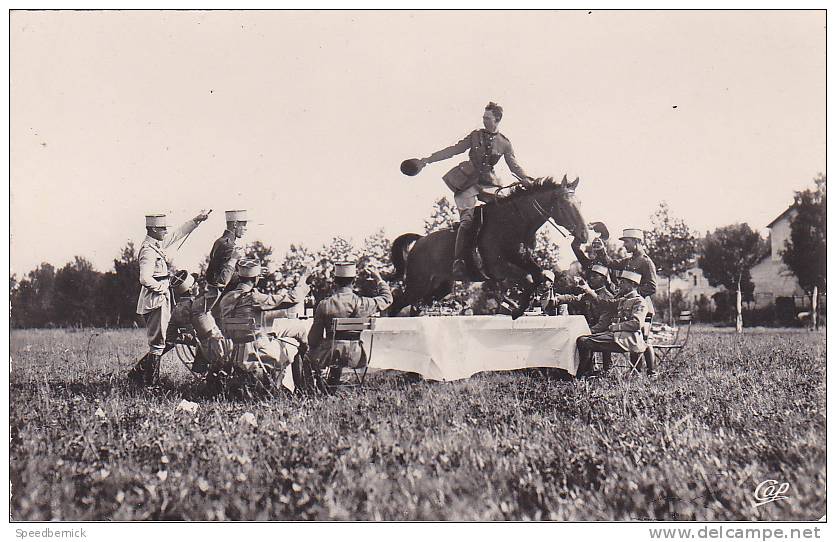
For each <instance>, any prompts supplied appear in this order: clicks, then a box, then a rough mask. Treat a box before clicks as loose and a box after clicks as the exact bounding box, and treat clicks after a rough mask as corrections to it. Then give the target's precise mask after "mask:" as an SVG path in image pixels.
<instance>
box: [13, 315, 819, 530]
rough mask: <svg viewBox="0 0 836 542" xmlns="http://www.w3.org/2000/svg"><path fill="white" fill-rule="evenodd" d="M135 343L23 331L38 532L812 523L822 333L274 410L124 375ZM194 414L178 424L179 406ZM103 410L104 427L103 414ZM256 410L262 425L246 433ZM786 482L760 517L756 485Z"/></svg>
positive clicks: (19, 455) (19, 510)
mask: <svg viewBox="0 0 836 542" xmlns="http://www.w3.org/2000/svg"><path fill="white" fill-rule="evenodd" d="M143 340H144V337H143V334H142V332H141V331H107V332H101V333H100V334H98V335H91V332H90V331H83V332H75V333H72V332H67V331H55V330H39V331H19V332H18V331H15V332H13V333H12V337H11V349H12V374H11V410H10V426H11V427H10V430H11V438H12V440H11V444H10V467H11V480H12V498H11V514H12V518H13V519H21V520H22V519H25V520H48V519H63V520H107V519H117V520H139V519H152V520H163V519H183V520H206V519H208V520H219V519H232V520H239V519H248V520H256V519H343V520H345V519H364V520H365V519H373V520H444V519H451V520H502V519H554V520H599V519H618V520H628V519H645V518H647V519H698V520H740V519H770V520H775V519H785V520H788V519H793V520H809V519H817V518H819V517H820V516H822V515H824V513H825V380H824V370H825V352H824V335H823V334H821V333H783V332H775V331H763V330H761V331H760V332H758V333H747V334H745V335H744V336H743V337H738V336H737V335H735V334H729V333H715V332H700V333H696V334H694V335H693V336H692V343H691V345H690V346H689V350H688V351H686V352H685V353H684V354H683V355H682V357H681V358H680V362H681V363H678V364H677V366H676V367H667V368H665V371H664V372H663V374H662V376H661V378H660V379H659V380H657V381H647V380H646V379H644V378H636V379H624V380H622V379H620V378H609V379H605V380H598V381H594V382H592V383H575V382H560V381H554V380H547V379H544V378H542V377H536V376H532V375H524V374H516V373H514V374H486V375H479V376H476V377H474V378H472V379H469V380H467V381H462V382H456V383H418V384H411V385H410V384H403V383H401V382H400V380H399V379H398V378H396V377H395V376H394V375H391V374H376V375H373V376H371V377H370V379H369V380H370V386H371V389H368V390H365V391H362V392H356V391H354V392H352V391H347V392H344V393H341V394H340V395H339V396H335V397H327V398H295V397H286V398H279V399H274V400H272V401H265V402H245V401H220V400H209V399H202V398H199V397H197V396H195V394H194V392H193V391H192V389H191V387H190V385H189V375H188V374H187V372H186V371H185V369H183V368H182V367H180V366H178V365H177V361H176V358H174V357H173V356H172V355H169V356H168V357H167V358H166V360H165V361H164V367H163V372H164V385H163V391H158V392H154V393H149V392H132V391H131V390H130V389H129V388H128V387H127V385H126V383H125V380H124V372H125V371H126V370H127V368H128V366H129V365H130V363H131V360H132V359H134V358H135V357H137V356H138V355H140V354H141V353H142V351H143ZM184 398H186V399H189V400H192V401H196V402H198V403H199V409H198V412H197V413H196V414H187V413H184V412H181V411H177V410H176V405H177V404H178V403H179V402H180V401H181V400H182V399H184ZM98 409H101V412H100V413H99V415H97V414H96V412H97V410H98ZM245 412H252V413H254V414H255V415H256V418H257V422H258V425H257V427H252V426H249V425H246V424H242V423H240V422H239V421H238V418H239V417H240V416H241V415H242V414H243V413H245ZM768 478H774V479H777V480H780V481H787V482H789V483H790V484H791V489H790V493H789V497H790V498H789V499H788V500H785V501H781V502H776V503H772V504H768V505H765V506H762V507H759V508H755V507H754V506H753V505H752V502H753V491H754V488H755V486H756V485H757V484H758V483H759V482H760V481H762V480H765V479H768Z"/></svg>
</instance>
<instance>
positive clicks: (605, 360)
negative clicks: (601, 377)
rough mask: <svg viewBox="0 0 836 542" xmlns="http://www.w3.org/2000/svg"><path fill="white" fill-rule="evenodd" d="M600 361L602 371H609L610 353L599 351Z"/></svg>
mask: <svg viewBox="0 0 836 542" xmlns="http://www.w3.org/2000/svg"><path fill="white" fill-rule="evenodd" d="M601 363H602V369H603V371H604V372H605V373H606V372H609V370H610V369H612V354H611V353H610V352H601Z"/></svg>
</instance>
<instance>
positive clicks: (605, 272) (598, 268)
mask: <svg viewBox="0 0 836 542" xmlns="http://www.w3.org/2000/svg"><path fill="white" fill-rule="evenodd" d="M590 271H592V272H593V273H599V274H601V275H604V276H605V277H607V276H609V274H610V270H609V269H607V268H606V267H604V266H603V265H599V264H597V263H596V264H595V265H593V266H592V269H590Z"/></svg>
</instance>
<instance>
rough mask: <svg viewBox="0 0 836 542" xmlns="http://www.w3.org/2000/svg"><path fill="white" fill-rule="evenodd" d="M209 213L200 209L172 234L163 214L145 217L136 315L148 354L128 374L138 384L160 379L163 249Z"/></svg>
mask: <svg viewBox="0 0 836 542" xmlns="http://www.w3.org/2000/svg"><path fill="white" fill-rule="evenodd" d="M208 217H209V214H208V213H207V212H206V211H205V210H203V211H200V213H199V214H198V215H197V216H196V217H194V218H193V219H191V220H189V221H188V222H186V223H185V224H183V225H182V226H180V227H179V228H177V229H176V230H174V231H173V232H171V233H169V232H168V218H167V217H166V215H164V214H157V215H147V216H146V217H145V230H146V233H147V235H146V237H145V240H143V241H142V245H141V246H140V247H139V283H140V284H141V285H142V289H141V290H140V292H139V299H138V300H137V303H136V312H137V314H140V315H142V316H143V317H144V318H145V328H146V332H147V335H148V353H147V354H146V355H145V356H143V357H142V359H140V360H139V361H138V362H137V364H136V365H135V366H134V367H133V368H132V369H131V370H130V371H129V372H128V377H129V378H130V379H131V381H133V382H134V383H136V384H138V385H146V386H148V385H156V384H157V383H158V382H159V378H160V358H161V356H162V355H163V352H164V350H165V346H166V330H167V329H168V322H169V320H170V318H171V293H170V292H169V276H168V264H167V263H166V257H167V256H166V252H165V249H167V248H168V247H170V246H171V245H173V244H174V243H176V242H177V241H178V240H180V239H182V238H184V237H185V236H187V235H188V234H190V233H191V232H192V230H194V229H195V228H196V227H197V226H198V225H199V224H200V223H201V222H203V221H204V220H206V219H207V218H208Z"/></svg>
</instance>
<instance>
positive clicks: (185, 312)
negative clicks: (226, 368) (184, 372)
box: [167, 275, 225, 372]
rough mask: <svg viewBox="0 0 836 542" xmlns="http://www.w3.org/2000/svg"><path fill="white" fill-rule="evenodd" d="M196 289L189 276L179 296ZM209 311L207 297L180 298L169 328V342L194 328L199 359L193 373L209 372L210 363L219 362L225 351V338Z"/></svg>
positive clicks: (204, 295)
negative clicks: (178, 332)
mask: <svg viewBox="0 0 836 542" xmlns="http://www.w3.org/2000/svg"><path fill="white" fill-rule="evenodd" d="M193 285H194V279H193V278H192V277H191V275H187V279H186V281H185V282H184V283H183V285H182V286H181V287H179V288H178V294H180V293H181V292H187V291H190V289H191V287H192V286H193ZM209 307H210V306H209V301H208V299H207V297H206V294H202V295H199V296H196V297H194V296H191V295H188V294H185V293H184V295H180V296H178V298H177V304H176V305H175V306H174V309H173V310H172V311H171V321H170V322H169V324H168V332H167V336H168V337H169V338H171V337H174V336H176V334H177V330H178V329H179V328H194V331H195V335H196V337H195V338H196V339H197V343H198V348H199V350H198V355H199V358H198V357H196V359H195V365H194V366H193V368H192V370H194V371H198V372H202V371H205V370H206V368H208V363H213V362H217V361H218V360H219V359H220V358H221V357H222V356H223V352H224V350H225V346H224V343H223V338H224V337H223V334H221V330H220V329H219V328H218V324H217V323H216V322H215V319H214V318H213V317H212V314H211V313H210V312H209ZM170 346H171V347H173V346H174V345H173V344H171V345H170ZM199 368H200V369H202V371H201V370H200V369H199Z"/></svg>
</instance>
